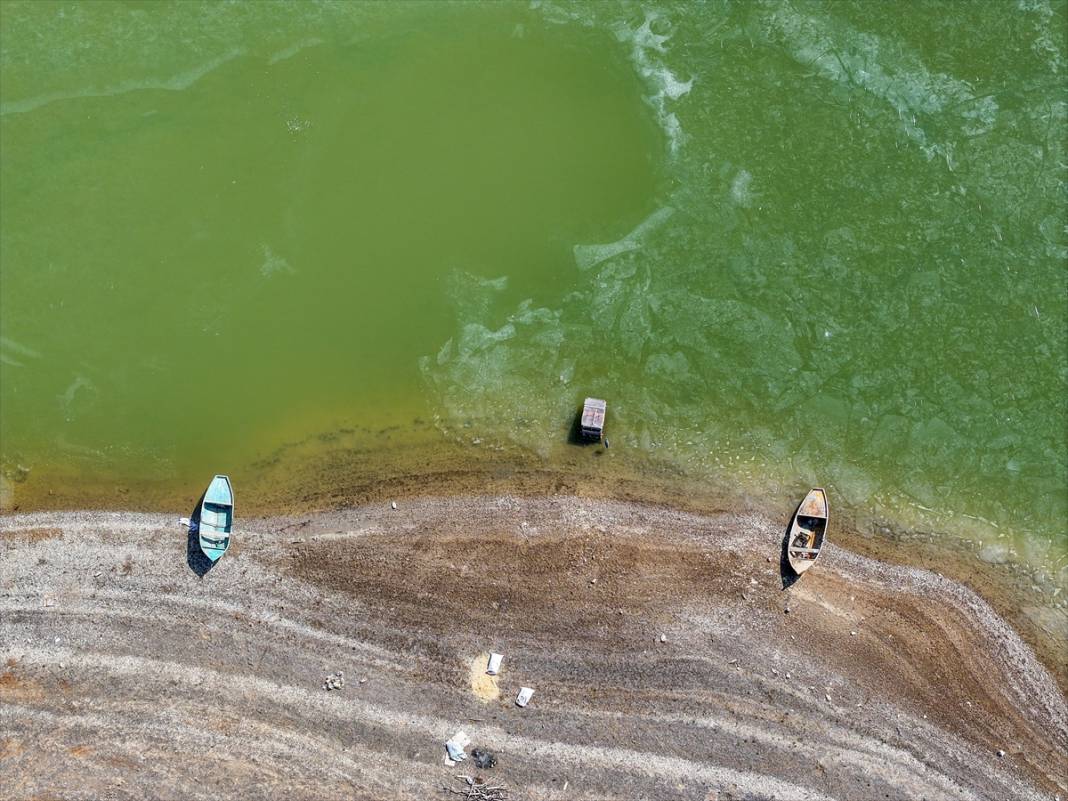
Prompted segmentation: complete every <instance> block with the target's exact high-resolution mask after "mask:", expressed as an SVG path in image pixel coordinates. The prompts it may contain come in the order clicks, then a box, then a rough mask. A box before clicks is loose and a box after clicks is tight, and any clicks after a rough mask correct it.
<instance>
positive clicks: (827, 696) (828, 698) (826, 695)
mask: <svg viewBox="0 0 1068 801" xmlns="http://www.w3.org/2000/svg"><path fill="white" fill-rule="evenodd" d="M823 697H824V698H826V699H827V702H828V703H830V701H831V696H830V694H829V693H824V694H823Z"/></svg>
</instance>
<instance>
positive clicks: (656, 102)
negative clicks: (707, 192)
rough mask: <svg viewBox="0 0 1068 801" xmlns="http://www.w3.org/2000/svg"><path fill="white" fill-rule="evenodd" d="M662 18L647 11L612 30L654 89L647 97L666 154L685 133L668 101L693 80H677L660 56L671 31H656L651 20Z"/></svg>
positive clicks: (685, 90)
mask: <svg viewBox="0 0 1068 801" xmlns="http://www.w3.org/2000/svg"><path fill="white" fill-rule="evenodd" d="M664 20H665V17H663V16H662V15H661V14H660V13H659V12H657V11H646V12H645V19H644V20H643V21H642V24H641V25H639V26H638V27H637V28H631V27H629V26H628V25H626V24H625V23H622V22H621V23H618V24H617V25H616V26H615V29H614V30H615V34H616V38H617V39H619V41H621V42H624V43H629V44H630V46H631V47H630V55H631V60H632V61H633V62H634V66H635V68H636V69H637V71H638V74H639V75H640V76H641V77H642V79H643V80H644V81H645V83H646V85H648V86H649V87H650V88H651V89H652V90H653V94H652V95H651V96H649V97H648V98H646V100H647V101H648V103H649V105H650V106H652V107H653V110H654V111H655V112H656V118H657V121H658V122H659V123H660V127H661V128H662V129H663V130H664V133H665V134H666V135H667V140H668V151H669V153H670V154H671V155H672V156H675V155H677V154H678V151H679V148H680V147H681V145H682V142H683V137H684V135H683V131H682V125H681V124H680V123H679V119H678V117H677V116H676V115H675V114H674V112H672V111H671V110H670V109H669V108H668V101H677V100H679V99H680V98H681V97H683V96H685V95H686V94H688V93H689V91H690V90H691V89H692V88H693V82H694V79H693V78H692V77H691V78H690V79H689V80H686V81H682V80H679V78H677V77H676V76H675V74H674V72H672V71H671V69H670V68H669V67H668V66H667V65H666V64H665V63H664V61H663V59H662V56H664V55H665V54H666V53H667V43H668V41H669V40H670V39H671V34H670V33H662V34H658V33H656V32H655V31H654V30H653V24H654V23H656V22H661V21H664ZM665 24H666V23H665Z"/></svg>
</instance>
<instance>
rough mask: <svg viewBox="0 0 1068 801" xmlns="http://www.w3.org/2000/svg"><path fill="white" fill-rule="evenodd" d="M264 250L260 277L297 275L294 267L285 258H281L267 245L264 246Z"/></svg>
mask: <svg viewBox="0 0 1068 801" xmlns="http://www.w3.org/2000/svg"><path fill="white" fill-rule="evenodd" d="M262 248H263V264H261V265H260V275H262V276H263V277H264V278H270V277H271V276H272V275H276V274H279V273H281V274H282V275H296V273H297V271H296V270H294V269H293V266H292V265H291V264H290V263H289V261H288V260H287V259H286V258H285V257H284V256H279V255H278V254H277V253H275V252H274V251H273V250H271V247H270V245H267V244H266V243H265V244H263V245H262Z"/></svg>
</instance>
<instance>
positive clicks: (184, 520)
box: [178, 517, 189, 528]
mask: <svg viewBox="0 0 1068 801" xmlns="http://www.w3.org/2000/svg"><path fill="white" fill-rule="evenodd" d="M178 525H179V526H182V527H183V528H189V518H188V517H180V518H178Z"/></svg>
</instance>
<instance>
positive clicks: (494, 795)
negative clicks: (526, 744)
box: [441, 775, 509, 801]
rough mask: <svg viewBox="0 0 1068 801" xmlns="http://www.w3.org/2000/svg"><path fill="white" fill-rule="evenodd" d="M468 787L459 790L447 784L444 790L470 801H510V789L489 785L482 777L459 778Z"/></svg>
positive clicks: (499, 785)
mask: <svg viewBox="0 0 1068 801" xmlns="http://www.w3.org/2000/svg"><path fill="white" fill-rule="evenodd" d="M456 778H457V779H460V780H462V781H463V782H464V783H465V784H466V785H467V786H466V787H464V788H463V789H460V790H457V789H456V788H454V787H449V786H448V785H447V784H443V785H441V786H442V788H443V789H444V790H445V791H446V792H448V793H452V794H453V795H459V796H463V797H464V798H466V799H467V800H468V801H508V798H509V796H508V788H507V787H506V786H505V785H503V784H488V783H487V782H486V780H485V779H483V778H482V777H481V776H463V775H460V776H457V777H456Z"/></svg>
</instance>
